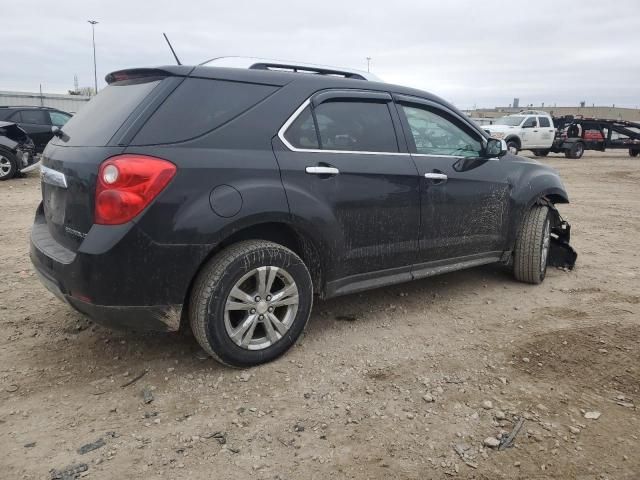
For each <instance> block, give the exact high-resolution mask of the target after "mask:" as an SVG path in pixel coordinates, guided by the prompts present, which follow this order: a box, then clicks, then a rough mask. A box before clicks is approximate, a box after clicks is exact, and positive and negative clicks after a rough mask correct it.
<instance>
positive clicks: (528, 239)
mask: <svg viewBox="0 0 640 480" xmlns="http://www.w3.org/2000/svg"><path fill="white" fill-rule="evenodd" d="M550 233H551V219H550V215H549V207H547V206H544V205H534V206H533V207H532V208H531V210H529V211H528V212H527V213H526V214H525V216H524V219H523V221H522V227H521V228H520V233H519V235H518V239H517V240H516V246H515V249H514V252H513V274H514V276H515V277H516V279H517V280H519V281H521V282H525V283H533V284H539V283H542V281H543V280H544V277H545V275H546V274H547V261H548V259H549V247H550V246H551V236H550Z"/></svg>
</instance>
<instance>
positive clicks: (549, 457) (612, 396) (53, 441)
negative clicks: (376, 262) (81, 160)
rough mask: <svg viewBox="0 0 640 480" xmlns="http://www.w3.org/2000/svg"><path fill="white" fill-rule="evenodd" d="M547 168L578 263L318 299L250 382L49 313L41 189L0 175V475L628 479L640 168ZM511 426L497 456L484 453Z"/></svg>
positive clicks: (636, 163) (636, 390) (615, 162)
mask: <svg viewBox="0 0 640 480" xmlns="http://www.w3.org/2000/svg"><path fill="white" fill-rule="evenodd" d="M544 161H545V162H548V163H550V164H551V165H553V166H554V167H556V168H557V169H558V170H559V171H560V172H561V174H562V176H563V178H564V180H565V183H566V185H567V188H568V190H569V194H570V196H571V199H572V202H573V203H572V204H571V205H566V206H562V207H561V213H562V214H563V215H564V216H565V217H566V218H567V219H568V220H569V221H570V223H571V224H572V225H573V237H574V238H573V242H572V243H573V245H574V246H575V248H576V249H577V251H578V253H579V258H578V265H577V268H576V269H575V270H574V271H573V272H569V273H567V272H564V271H561V270H556V269H554V270H550V271H549V273H548V275H547V279H546V281H545V282H544V284H542V285H541V286H530V285H524V284H520V283H516V282H515V281H514V280H513V279H512V277H511V276H510V274H509V273H508V272H506V271H505V270H504V269H502V268H500V267H497V266H489V267H483V268H477V269H473V270H468V271H465V272H457V273H452V274H447V275H444V276H440V277H434V278H430V279H425V280H421V281H417V282H413V283H409V284H403V285H398V286H394V287H391V288H384V289H379V290H374V291H370V292H366V293H362V294H358V295H351V296H347V297H342V298H338V299H334V300H329V301H324V302H316V305H315V309H314V313H313V316H312V318H311V321H310V326H309V328H308V330H307V332H306V334H305V336H304V337H303V338H302V339H301V341H300V342H299V343H298V344H297V345H296V346H295V347H294V348H293V349H292V350H291V352H290V353H289V354H287V355H286V356H284V357H283V358H282V359H280V360H278V361H276V362H273V363H271V364H268V365H264V366H261V367H257V368H253V369H250V370H245V371H242V370H231V369H228V368H224V367H222V366H220V365H218V364H216V363H215V362H214V361H212V360H211V359H207V358H206V357H205V356H203V354H202V351H201V350H200V349H199V348H198V345H197V344H196V342H195V340H194V339H193V337H191V336H189V335H185V334H162V335H157V334H153V335H151V334H145V335H142V334H135V333H124V332H115V331H110V330H107V329H105V328H102V327H99V326H96V325H93V324H91V323H90V322H88V321H87V320H86V319H85V318H83V317H82V316H81V315H80V314H78V313H76V312H74V311H72V310H71V309H70V308H69V307H67V306H65V305H63V304H61V303H60V302H59V301H58V300H57V299H55V298H54V297H53V296H52V295H50V294H49V293H48V292H47V291H46V290H45V289H44V288H43V287H42V286H41V285H40V283H39V282H38V280H37V278H36V277H35V274H34V273H33V271H32V269H31V265H30V262H29V259H28V236H29V229H30V226H31V222H32V218H33V212H34V210H35V208H36V205H37V203H38V201H39V197H40V186H39V181H38V178H37V176H36V175H35V174H33V173H31V174H29V176H28V177H26V178H22V179H16V180H12V181H8V182H1V183H0V202H1V204H2V221H1V222H0V244H1V245H2V249H1V251H2V262H1V264H0V324H1V329H0V332H1V333H0V467H2V471H3V472H4V473H3V477H4V478H12V479H13V478H26V479H31V478H34V479H35V478H38V479H39V478H50V477H51V476H52V475H53V476H54V477H55V476H56V474H57V475H58V477H61V476H62V475H61V470H62V469H63V468H65V467H67V466H70V465H79V466H77V467H76V472H77V473H78V475H79V476H85V475H86V476H87V478H96V479H102V478H177V479H182V478H185V479H186V478H188V479H199V478H220V479H225V478H234V479H241V478H258V479H261V478H265V479H276V478H279V479H302V478H305V479H306V478H323V479H326V478H357V479H360V478H362V479H364V478H416V479H427V478H434V479H436V478H452V477H453V478H478V479H485V478H486V479H488V478H491V479H496V478H507V479H514V478H523V479H524V478H526V479H531V478H559V479H571V478H579V479H592V478H593V479H601V478H602V479H605V478H606V479H623V478H629V479H631V478H638V476H639V475H640V456H639V455H638V452H640V438H639V437H640V422H639V417H638V410H637V406H638V405H640V348H638V341H639V339H640V282H639V281H638V278H639V276H640V258H639V256H638V251H639V247H640V188H639V187H638V183H639V181H640V160H637V159H630V158H629V157H628V156H626V154H625V155H623V154H617V153H606V154H598V153H593V152H589V153H588V154H587V155H585V157H584V158H583V159H582V160H567V159H565V158H564V157H559V156H557V157H554V156H550V157H548V158H546V159H545V160H544ZM145 372H146V373H145ZM142 373H145V374H144V376H143V377H142V378H140V379H139V380H137V381H135V382H134V383H132V384H130V385H128V386H125V385H126V383H127V382H131V381H132V380H134V379H135V378H136V377H138V376H139V375H140V374H142ZM592 417H597V418H592ZM520 418H522V419H524V424H523V426H522V428H521V430H520V432H519V434H518V435H517V436H516V438H515V442H514V445H513V447H512V448H507V449H504V450H498V449H497V448H492V447H491V446H489V445H492V444H494V443H498V438H499V437H500V436H501V435H504V436H506V435H507V434H509V433H510V432H511V431H512V430H513V429H514V427H515V425H516V423H517V421H518V419H520ZM94 442H97V443H94ZM88 444H92V445H88ZM81 447H82V448H81ZM91 448H94V449H93V450H91ZM85 450H90V451H88V452H87V453H80V452H83V451H85ZM52 469H55V470H57V472H55V471H54V472H52Z"/></svg>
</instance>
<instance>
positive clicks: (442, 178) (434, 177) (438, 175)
mask: <svg viewBox="0 0 640 480" xmlns="http://www.w3.org/2000/svg"><path fill="white" fill-rule="evenodd" d="M424 178H428V179H429V180H439V181H441V182H443V181H446V180H447V178H449V177H447V175H446V174H444V173H425V174H424Z"/></svg>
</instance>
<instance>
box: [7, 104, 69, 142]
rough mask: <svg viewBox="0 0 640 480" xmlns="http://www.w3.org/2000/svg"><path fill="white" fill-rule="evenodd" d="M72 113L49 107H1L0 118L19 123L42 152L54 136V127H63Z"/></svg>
mask: <svg viewBox="0 0 640 480" xmlns="http://www.w3.org/2000/svg"><path fill="white" fill-rule="evenodd" d="M70 118H71V114H70V113H67V112H63V111H62V110H57V109H55V108H49V107H0V120H3V121H6V122H13V123H17V124H18V125H19V126H20V127H21V128H22V129H23V130H24V131H25V132H27V135H29V137H31V139H32V140H33V143H34V144H35V146H36V152H37V153H41V152H42V151H43V150H44V148H45V147H46V146H47V143H49V140H51V139H52V138H53V135H54V134H53V130H52V127H58V128H60V127H62V126H64V125H65V124H66V123H67V122H68V121H69V119H70Z"/></svg>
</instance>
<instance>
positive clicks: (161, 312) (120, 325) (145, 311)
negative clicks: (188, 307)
mask: <svg viewBox="0 0 640 480" xmlns="http://www.w3.org/2000/svg"><path fill="white" fill-rule="evenodd" d="M43 255H45V254H44V252H42V251H41V250H39V249H38V247H36V246H35V245H34V243H33V242H31V261H32V263H33V266H34V267H35V271H36V273H37V275H38V278H39V279H40V282H41V283H42V285H44V286H45V287H46V289H47V290H49V291H50V292H51V293H53V294H54V295H55V296H56V297H58V298H59V299H60V300H62V301H63V302H65V303H67V304H68V305H70V306H71V307H73V308H74V309H75V310H77V311H78V312H80V313H82V314H84V315H87V316H88V317H89V318H90V319H91V320H93V321H95V322H96V323H99V324H101V325H104V326H105V327H109V328H114V329H118V330H138V331H146V330H153V331H176V330H178V329H179V328H180V318H181V315H182V305H154V306H140V305H129V306H120V305H118V306H109V305H96V304H94V303H91V302H88V301H85V300H81V299H79V298H75V297H73V296H71V295H70V293H68V289H67V288H66V287H65V286H64V285H63V284H62V283H60V282H59V281H58V280H57V279H55V278H53V277H52V276H51V275H50V271H49V269H48V268H46V267H45V266H44V263H49V262H48V258H42V256H43ZM45 256H46V255H45ZM43 260H44V262H43ZM59 273H60V272H59ZM67 273H68V272H67Z"/></svg>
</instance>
